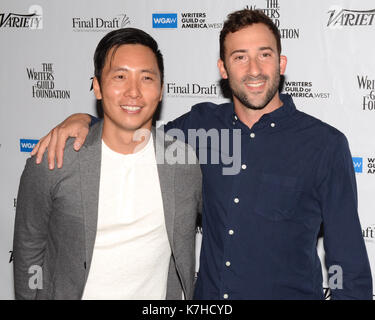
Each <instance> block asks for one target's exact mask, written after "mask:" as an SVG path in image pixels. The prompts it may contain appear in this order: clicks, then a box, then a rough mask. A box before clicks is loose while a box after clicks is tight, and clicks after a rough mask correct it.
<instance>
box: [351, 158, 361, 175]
mask: <svg viewBox="0 0 375 320" xmlns="http://www.w3.org/2000/svg"><path fill="white" fill-rule="evenodd" d="M353 166H354V171H355V172H357V173H362V171H363V158H353Z"/></svg>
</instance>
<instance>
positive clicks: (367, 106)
mask: <svg viewBox="0 0 375 320" xmlns="http://www.w3.org/2000/svg"><path fill="white" fill-rule="evenodd" d="M357 81H358V88H359V90H361V91H362V92H363V91H364V92H365V95H364V96H363V97H362V110H364V111H375V80H374V79H371V78H370V77H369V76H368V75H358V76H357Z"/></svg>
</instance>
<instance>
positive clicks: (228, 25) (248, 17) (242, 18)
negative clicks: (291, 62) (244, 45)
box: [220, 9, 281, 61]
mask: <svg viewBox="0 0 375 320" xmlns="http://www.w3.org/2000/svg"><path fill="white" fill-rule="evenodd" d="M254 23H263V24H264V25H266V26H267V27H268V28H269V29H270V30H271V32H272V33H273V35H274V36H275V39H276V45H277V51H278V53H279V55H280V54H281V40H280V31H279V29H278V28H277V27H276V25H275V24H274V23H273V21H272V20H271V19H270V18H269V17H268V16H267V15H266V14H265V13H264V12H263V11H261V10H259V9H256V10H250V9H243V10H239V11H235V12H232V13H230V14H229V15H228V17H227V20H225V21H224V26H223V29H221V32H220V59H221V60H223V61H224V56H225V54H224V50H225V48H224V40H225V38H226V36H227V35H228V33H230V32H231V33H232V32H236V31H238V30H240V29H242V28H245V27H247V26H251V25H252V24H254Z"/></svg>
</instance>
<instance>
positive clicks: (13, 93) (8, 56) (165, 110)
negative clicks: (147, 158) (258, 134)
mask: <svg viewBox="0 0 375 320" xmlns="http://www.w3.org/2000/svg"><path fill="white" fill-rule="evenodd" d="M244 7H249V8H258V9H262V10H264V11H265V13H266V14H267V15H268V16H269V17H270V18H272V19H273V20H274V21H275V23H276V24H277V26H278V27H279V28H280V31H281V35H282V46H283V54H285V55H286V56H287V57H288V66H287V70H286V77H285V85H284V89H283V91H284V92H286V93H289V94H291V95H292V96H293V97H294V100H295V103H296V105H297V107H298V108H299V109H300V110H302V111H304V112H306V113H309V114H311V115H313V116H316V117H318V118H320V119H322V120H323V121H325V122H328V123H329V124H331V125H333V126H335V127H337V128H338V129H339V130H341V131H342V132H344V133H345V134H346V136H347V137H348V140H349V143H350V147H351V151H352V155H353V165H354V167H355V171H356V172H357V183H358V193H359V215H360V221H361V225H362V230H363V237H364V239H365V242H366V246H367V250H368V254H369V257H370V262H371V267H372V270H373V273H374V274H375V201H374V200H373V199H374V195H373V192H374V190H375V141H374V138H375V126H374V122H375V59H374V57H375V45H374V39H375V37H374V36H375V2H374V1H373V0H361V1H354V0H329V1H327V0H314V1H313V0H231V1H224V0H222V1H216V0H215V1H214V0H189V1H182V0H153V1H148V0H137V1H130V0H125V1H124V0H107V1H99V0H98V1H92V0H80V1H75V0H64V1H57V0H52V1H51V0H37V1H36V0H30V1H29V0H17V1H14V0H2V1H1V4H0V43H1V47H0V104H1V107H0V159H1V165H0V299H13V295H14V294H13V275H12V252H11V251H12V241H13V227H14V216H15V208H16V205H17V199H16V198H17V191H18V183H19V178H20V175H21V173H22V170H23V168H24V165H25V161H26V159H27V158H28V157H29V152H30V150H31V149H32V147H33V145H34V144H35V142H36V141H37V140H38V139H39V138H40V137H41V136H43V135H44V134H45V133H46V132H48V131H49V129H51V128H52V127H53V126H55V125H56V124H57V123H59V122H61V121H62V120H63V119H64V118H65V117H67V116H68V115H69V114H71V113H75V112H87V113H91V114H95V113H96V108H95V99H94V95H93V93H92V92H90V90H89V89H90V85H91V81H90V78H91V77H92V76H93V70H94V68H93V62H92V57H93V53H94V50H95V47H96V45H97V43H98V42H99V40H100V39H101V38H102V37H103V36H104V35H105V34H106V33H107V32H109V31H111V30H113V29H117V28H123V27H136V28H141V29H143V30H145V31H146V32H148V33H150V34H151V35H152V36H154V37H155V39H156V40H157V41H158V42H159V44H160V47H161V50H162V52H163V54H164V57H165V69H166V70H165V72H166V75H165V91H164V102H163V107H162V111H161V115H160V120H163V121H168V120H171V119H174V118H175V117H177V116H179V115H181V114H183V113H185V112H186V111H188V110H189V109H190V107H191V106H192V105H193V104H195V103H198V102H201V101H208V100H209V101H213V102H215V103H221V102H225V101H226V99H225V98H224V97H223V95H222V93H221V92H220V87H219V80H220V76H219V73H218V70H217V67H216V62H217V59H218V57H219V32H220V30H221V27H222V23H223V21H224V19H225V18H226V16H227V14H228V13H230V12H232V11H235V10H239V9H242V8H244ZM306 170H308V168H306ZM200 232H201V230H198V240H199V239H200ZM319 247H320V248H321V241H320V243H319ZM319 251H320V255H323V252H322V250H321V249H319ZM198 254H199V241H198V246H197V256H198Z"/></svg>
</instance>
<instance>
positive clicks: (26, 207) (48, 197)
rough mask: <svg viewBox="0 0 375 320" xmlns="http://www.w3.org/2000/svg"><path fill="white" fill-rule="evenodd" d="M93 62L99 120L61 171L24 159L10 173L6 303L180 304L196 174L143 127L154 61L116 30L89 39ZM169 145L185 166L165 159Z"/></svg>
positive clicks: (178, 146) (139, 38) (191, 267)
mask: <svg viewBox="0 0 375 320" xmlns="http://www.w3.org/2000/svg"><path fill="white" fill-rule="evenodd" d="M94 63H95V78H94V81H93V87H94V92H95V95H96V97H97V99H98V100H101V102H102V106H103V111H104V121H103V122H101V123H97V124H96V125H94V126H93V127H92V128H91V129H90V132H89V135H88V138H87V140H86V142H85V144H84V146H83V148H82V151H81V152H75V151H73V150H72V148H68V149H67V151H66V152H65V155H64V161H65V166H64V167H63V168H62V169H61V170H57V171H56V170H54V171H51V170H49V169H48V164H47V159H46V157H44V159H43V162H42V165H36V164H35V160H34V159H33V158H29V159H28V160H27V163H26V167H25V169H24V172H23V174H22V177H21V182H20V187H19V193H18V203H17V212H16V220H15V231H14V246H13V252H14V283H15V294H16V299H181V298H182V296H183V295H184V296H185V298H187V299H191V298H192V294H193V282H194V271H195V227H196V218H197V212H198V211H200V207H201V172H200V168H199V164H198V163H197V161H196V158H195V155H194V154H193V153H192V150H190V149H189V148H190V147H188V146H187V145H185V144H183V143H181V142H179V141H176V140H173V139H170V138H169V137H167V136H165V135H164V133H162V132H160V131H158V130H155V128H154V127H152V117H153V115H154V113H155V110H156V108H157V105H158V104H159V102H160V100H161V98H162V85H163V59H162V55H161V53H160V51H159V49H158V46H157V43H156V42H155V40H154V39H152V38H151V36H149V35H148V34H146V33H145V32H143V31H141V30H139V29H134V28H125V29H120V30H115V31H112V32H110V33H109V34H107V35H106V36H105V37H104V38H103V39H102V40H101V41H100V43H99V44H98V46H97V48H96V52H95V56H94ZM68 144H73V140H69V141H68ZM171 147H172V149H173V150H174V151H177V153H179V154H180V155H181V154H184V155H188V156H189V155H190V158H189V159H187V158H186V157H185V159H181V157H180V158H179V159H178V160H179V161H175V160H176V159H173V152H170V149H168V148H171ZM192 154H193V157H194V159H191V155H192ZM181 160H182V161H181ZM192 160H194V161H192ZM193 162H194V163H193ZM109 181H110V182H109ZM121 199H122V200H121ZM124 199H125V200H124Z"/></svg>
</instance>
